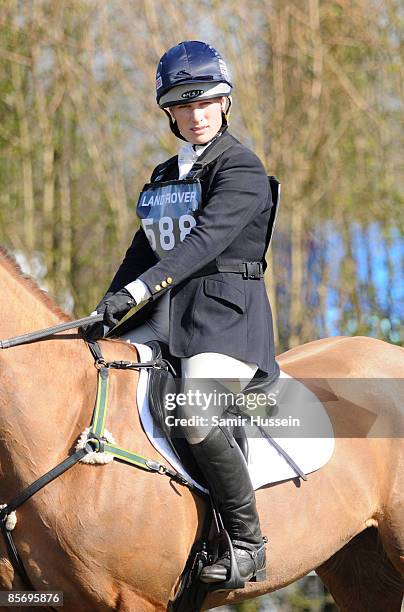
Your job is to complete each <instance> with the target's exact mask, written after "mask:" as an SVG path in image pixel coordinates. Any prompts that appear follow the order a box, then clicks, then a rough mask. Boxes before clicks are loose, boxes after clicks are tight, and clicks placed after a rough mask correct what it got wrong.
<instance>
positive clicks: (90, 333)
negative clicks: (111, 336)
mask: <svg viewBox="0 0 404 612" xmlns="http://www.w3.org/2000/svg"><path fill="white" fill-rule="evenodd" d="M112 295H114V292H113V291H108V292H107V293H106V294H105V295H104V297H103V298H102V300H101V301H100V302H99V303H98V304H97V306H96V307H95V311H96V312H97V314H104V311H105V308H106V307H107V300H109V298H110V297H111V296H112ZM81 329H82V331H83V334H84V336H85V337H86V338H87V339H88V340H100V339H101V338H103V337H104V336H105V334H106V333H107V331H108V329H109V328H107V327H105V325H104V323H103V322H102V321H97V323H88V325H84V326H83V327H82V328H81Z"/></svg>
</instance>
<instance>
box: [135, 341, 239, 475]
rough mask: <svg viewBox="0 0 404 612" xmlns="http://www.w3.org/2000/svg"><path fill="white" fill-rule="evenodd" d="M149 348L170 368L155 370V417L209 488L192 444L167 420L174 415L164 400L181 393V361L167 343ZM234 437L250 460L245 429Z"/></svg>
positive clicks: (151, 401)
mask: <svg viewBox="0 0 404 612" xmlns="http://www.w3.org/2000/svg"><path fill="white" fill-rule="evenodd" d="M145 344H146V345H147V346H149V347H150V348H151V350H152V355H153V359H155V360H157V361H160V360H164V361H165V362H166V363H167V364H168V365H169V367H168V368H167V369H162V370H152V371H151V373H150V376H149V381H148V389H147V393H148V399H149V407H150V412H151V415H152V417H153V419H154V421H155V423H156V425H157V426H158V427H159V428H160V429H161V431H162V432H163V433H164V436H165V437H166V439H167V442H168V443H169V445H170V447H171V449H172V450H173V452H174V453H175V455H176V457H177V458H178V459H179V460H180V462H181V463H182V464H183V465H184V467H185V469H186V470H187V472H188V473H189V474H190V475H191V476H192V477H193V478H194V479H195V480H196V481H198V482H199V483H200V484H202V485H205V484H206V483H205V480H204V477H203V476H202V473H201V471H200V470H199V468H198V465H197V464H196V462H195V460H194V457H193V455H192V453H191V451H190V450H189V445H188V443H187V442H186V440H185V439H184V438H183V436H181V435H180V431H179V428H178V427H174V426H173V427H169V426H168V425H167V420H166V419H167V417H168V416H172V414H173V413H172V411H171V410H168V409H167V408H166V405H165V403H164V397H165V395H166V394H167V393H174V394H176V393H179V392H180V391H181V360H180V359H179V358H178V357H174V356H173V355H171V354H170V352H169V350H168V346H167V344H164V343H163V342H159V341H157V340H151V341H149V342H146V343H145ZM229 412H231V413H232V414H236V411H235V409H234V408H231V409H230V410H229ZM237 414H239V413H237ZM174 416H175V415H174ZM231 433H232V434H233V437H234V438H235V440H236V442H237V444H238V445H239V447H240V449H241V452H242V453H243V455H244V457H245V459H246V460H247V456H248V438H247V435H246V432H245V430H244V428H243V427H241V426H237V425H235V426H234V427H233V428H232V432H231Z"/></svg>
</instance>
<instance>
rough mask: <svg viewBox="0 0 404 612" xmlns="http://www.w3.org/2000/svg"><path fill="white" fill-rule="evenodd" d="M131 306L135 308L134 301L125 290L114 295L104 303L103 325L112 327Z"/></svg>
mask: <svg viewBox="0 0 404 612" xmlns="http://www.w3.org/2000/svg"><path fill="white" fill-rule="evenodd" d="M133 306H136V300H135V299H134V298H133V296H132V295H131V294H130V293H129V291H128V290H127V289H125V288H123V289H121V290H120V291H118V292H117V293H114V294H113V295H112V296H111V297H109V298H108V299H107V301H106V308H105V310H104V321H103V323H104V325H108V327H110V328H111V327H114V325H117V323H119V321H120V320H121V319H122V317H123V316H124V315H125V314H126V313H127V312H128V311H129V310H130V309H131V308H133Z"/></svg>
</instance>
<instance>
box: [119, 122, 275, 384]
mask: <svg viewBox="0 0 404 612" xmlns="http://www.w3.org/2000/svg"><path fill="white" fill-rule="evenodd" d="M219 138H227V139H231V140H232V146H230V148H228V149H227V150H226V151H225V152H224V153H222V154H221V155H220V156H219V157H218V158H217V159H215V160H214V161H213V162H211V163H210V164H208V165H207V166H206V167H205V168H204V171H203V174H202V176H201V177H200V180H201V185H202V212H201V214H200V215H199V216H198V221H197V225H196V226H195V227H194V228H192V230H191V232H190V233H189V234H188V235H187V236H186V238H185V239H184V240H183V242H181V243H179V244H178V245H176V246H175V247H174V248H173V249H172V250H171V251H170V252H169V253H168V254H167V255H166V256H165V257H164V258H163V259H161V260H160V261H158V260H157V258H156V256H155V254H154V252H153V251H152V249H151V247H150V244H149V242H148V240H147V238H146V235H145V233H144V231H143V229H142V228H141V229H139V230H138V231H137V232H136V234H135V237H134V239H133V242H132V244H131V246H130V247H129V249H128V251H127V253H126V255H125V258H124V260H123V262H122V264H121V266H120V267H119V269H118V271H117V273H116V275H115V277H114V279H113V280H112V283H111V285H110V287H109V289H108V291H112V292H116V291H119V289H121V288H122V287H124V286H125V285H127V284H128V283H130V282H131V281H133V280H135V279H137V278H139V279H140V280H142V281H143V282H144V283H145V284H146V285H147V287H148V288H149V290H150V293H151V294H152V297H153V299H158V297H159V296H161V295H163V294H164V293H165V292H166V291H168V290H171V291H170V336H169V349H170V352H171V354H173V355H175V356H177V357H191V356H193V355H196V354H197V353H202V352H216V353H223V354H226V355H230V356H232V357H235V358H236V359H240V360H243V361H247V362H251V363H256V364H257V365H258V367H259V368H260V370H262V371H263V372H264V373H265V374H266V375H267V376H268V378H270V379H275V378H276V377H277V376H278V375H279V367H278V364H277V363H276V361H275V350H274V340H273V327H272V314H271V308H270V304H269V300H268V297H267V292H266V289H265V285H264V280H263V279H260V280H256V279H245V278H243V276H242V275H241V274H237V273H231V272H230V273H229V272H226V273H224V272H216V273H213V274H208V275H204V276H197V277H193V275H194V274H197V273H198V270H200V269H201V268H203V267H205V266H206V265H207V264H210V263H211V262H214V261H216V262H219V263H238V262H244V261H262V262H264V260H265V251H266V249H267V230H268V224H269V219H270V210H271V206H272V198H271V190H270V188H269V182H268V177H267V175H266V172H265V169H264V167H263V165H262V163H261V162H260V160H259V159H258V157H257V156H256V155H255V154H254V153H253V152H252V151H250V150H249V149H248V148H247V147H245V146H243V145H242V144H241V143H239V142H238V140H236V139H235V138H234V137H233V136H231V135H230V134H229V133H228V132H224V133H223V134H222V135H221V136H219ZM204 153H205V152H204ZM204 153H203V154H202V155H201V157H200V158H199V160H198V161H200V160H201V159H202V158H203V155H204ZM177 162H178V158H177V156H175V157H172V158H171V159H169V160H168V161H166V162H164V163H163V164H160V165H159V166H157V167H156V168H155V169H154V171H153V174H152V177H151V182H153V181H155V180H156V177H158V180H159V181H167V180H174V179H177V178H178V163H177ZM167 279H169V283H170V284H168V285H167V287H166V288H162V284H161V283H162V282H163V281H167ZM164 284H165V283H164ZM147 308H148V307H146V309H147ZM143 310H144V309H143ZM151 310H152V306H151V308H150V310H146V312H147V315H149V314H150V312H151ZM140 312H141V311H140Z"/></svg>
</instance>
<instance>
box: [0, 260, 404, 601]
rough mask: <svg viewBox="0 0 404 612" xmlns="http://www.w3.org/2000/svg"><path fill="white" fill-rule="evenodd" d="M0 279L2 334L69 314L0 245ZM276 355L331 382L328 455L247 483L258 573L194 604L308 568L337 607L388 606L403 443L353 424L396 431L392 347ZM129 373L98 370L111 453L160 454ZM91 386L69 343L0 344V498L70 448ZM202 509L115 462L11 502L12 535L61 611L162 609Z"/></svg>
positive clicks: (252, 590)
mask: <svg viewBox="0 0 404 612" xmlns="http://www.w3.org/2000/svg"><path fill="white" fill-rule="evenodd" d="M0 287H1V293H0V302H1V318H0V338H8V337H11V336H15V335H18V334H21V333H25V332H27V331H32V330H36V329H41V328H44V327H49V326H51V325H54V324H57V323H60V322H61V321H63V320H67V317H66V315H64V314H63V313H62V312H61V311H60V310H59V309H58V308H57V307H56V306H55V305H54V304H53V302H52V301H51V300H50V299H49V298H48V297H47V296H46V294H44V293H43V292H42V291H41V290H40V289H39V288H38V287H37V286H36V285H35V283H34V282H33V281H32V280H30V279H28V278H26V277H24V276H23V275H22V273H21V271H20V270H19V269H18V267H17V265H16V264H15V263H14V261H13V260H12V259H11V258H10V257H9V256H8V255H7V253H6V252H5V251H4V250H2V251H0ZM101 344H102V348H103V352H104V355H105V357H106V358H107V359H129V360H132V361H133V360H136V358H137V355H136V350H135V348H134V347H132V346H129V345H128V344H126V343H123V342H120V341H116V340H115V341H113V340H112V341H111V340H109V341H103V342H102V343H101ZM279 363H280V365H281V367H282V368H283V369H284V370H285V371H286V372H287V373H288V374H290V375H292V376H294V377H299V378H310V379H314V378H321V379H328V381H327V385H328V386H327V393H328V396H330V395H331V396H333V398H334V401H329V402H326V406H327V410H328V411H329V414H330V417H331V419H332V421H333V425H334V430H335V432H336V434H337V439H336V447H335V451H334V454H333V457H332V459H331V460H330V461H329V463H328V464H327V465H325V466H324V467H323V468H322V469H320V470H318V471H316V472H314V473H312V474H310V475H309V477H308V481H307V482H304V483H301V484H299V483H297V482H296V481H295V480H288V481H284V482H282V483H279V484H277V485H273V486H267V487H264V488H262V489H260V490H259V491H257V504H258V509H259V513H260V517H261V522H262V530H263V533H265V534H266V535H267V536H268V539H269V544H268V578H267V581H266V582H263V583H257V584H253V583H250V584H248V585H247V586H246V588H245V589H240V590H237V591H233V592H221V593H216V594H211V595H209V597H208V598H207V600H206V601H205V603H204V607H203V609H208V608H212V607H215V606H219V605H223V604H225V603H235V602H240V601H242V600H245V599H249V598H253V597H257V596H259V595H263V594H265V593H268V592H270V591H274V590H276V589H279V588H281V587H284V586H285V585H287V584H289V583H291V582H293V581H295V580H297V579H298V578H300V577H302V576H304V575H305V574H307V573H308V572H309V571H310V570H312V569H313V568H314V569H315V570H316V572H317V573H318V575H319V576H320V578H321V579H322V580H323V582H324V583H325V584H326V585H327V587H328V589H329V590H330V591H331V593H332V595H333V597H334V598H335V601H336V602H337V604H338V605H339V606H340V608H341V609H342V610H349V611H350V612H354V611H361V612H362V611H366V612H376V611H383V612H385V611H386V610H389V612H394V611H395V610H397V611H399V610H400V607H401V601H402V595H403V575H404V556H403V555H404V509H403V505H402V496H403V491H404V473H403V440H402V439H400V438H398V437H393V436H391V437H389V438H387V437H385V438H377V437H372V438H370V437H368V438H366V437H365V436H364V434H363V432H364V431H365V430H366V427H368V423H367V424H365V421H366V420H367V419H368V415H369V411H370V413H372V414H373V413H375V414H382V415H385V416H388V417H389V420H390V423H391V424H392V427H393V428H395V430H396V431H397V430H398V428H399V427H401V425H402V418H403V417H402V408H403V405H402V402H403V397H402V396H401V397H400V396H399V393H398V386H399V381H398V382H397V379H399V378H400V377H403V371H404V370H403V365H404V350H403V349H402V348H399V347H396V346H392V345H389V344H386V343H384V342H381V341H379V340H374V339H371V338H363V337H357V338H344V337H338V338H327V339H323V340H319V341H316V342H310V343H308V344H306V345H304V346H301V347H298V348H295V349H292V350H290V351H288V352H287V353H285V354H284V355H281V356H280V357H279ZM352 378H358V379H368V384H362V385H360V388H359V389H357V388H356V387H355V389H356V391H355V397H351V396H350V391H349V389H348V386H346V388H345V386H344V384H343V383H344V380H343V379H345V381H348V379H352ZM386 378H389V379H391V385H389V386H387V389H385V390H384V391H383V394H381V393H378V380H382V379H386ZM137 382H138V372H137V371H125V372H123V371H117V370H114V371H112V372H111V381H110V407H109V414H108V419H107V424H106V426H107V428H108V429H109V431H111V432H112V433H113V435H114V437H115V439H116V441H117V443H118V444H119V445H120V446H122V447H124V448H127V449H132V450H133V451H134V452H137V453H139V454H142V455H145V456H147V457H150V458H155V459H157V460H159V461H162V462H163V463H164V460H163V459H162V458H161V457H160V455H159V454H158V453H157V451H155V450H154V448H153V447H152V446H151V444H150V442H149V441H148V440H147V438H146V437H145V435H144V433H143V430H142V427H141V425H140V423H139V419H138V415H137V411H136V409H135V405H134V402H135V398H136V387H137ZM317 391H320V395H321V389H320V390H319V389H317ZM95 392H96V370H95V368H94V365H93V359H92V357H91V355H90V353H89V351H88V349H87V348H86V346H85V344H84V343H83V341H82V340H80V339H78V338H76V339H66V338H59V339H52V340H45V341H42V342H38V343H33V344H28V345H25V346H18V347H15V348H11V349H8V350H2V351H0V472H1V481H0V482H1V484H0V503H5V502H7V501H8V500H9V499H10V498H11V497H13V496H14V495H15V494H17V493H18V492H19V491H21V490H22V489H23V488H25V487H26V486H27V485H28V484H30V483H31V482H32V481H34V480H35V479H36V478H37V477H38V476H40V475H42V474H43V473H45V472H47V471H48V470H49V469H50V468H52V467H53V466H54V465H56V464H57V463H59V462H60V461H61V460H62V459H64V458H65V457H66V456H67V455H68V454H69V453H71V452H72V448H73V447H74V445H75V442H76V440H77V439H78V437H79V435H80V433H81V432H82V431H83V430H84V428H85V427H87V426H88V425H89V423H90V420H91V414H92V410H93V405H94V399H95ZM323 399H324V400H326V399H327V397H326V396H324V398H323ZM400 419H401V421H400ZM347 427H349V432H350V433H349V435H350V437H344V432H346V431H348V430H347V429H346V428H347ZM352 432H354V435H357V437H352ZM204 511H205V506H204V501H203V500H201V499H199V498H198V497H197V496H195V495H194V494H193V493H192V492H191V491H190V490H188V489H187V488H186V487H183V486H181V485H179V484H176V483H173V482H172V481H170V480H169V478H167V477H162V476H160V475H157V474H152V473H149V472H145V471H142V470H139V469H136V468H134V467H132V466H129V465H125V464H123V463H120V462H116V461H114V462H112V463H109V464H107V465H103V466H94V465H85V464H82V463H80V464H77V465H75V466H74V467H73V468H72V469H70V470H69V471H67V472H66V473H64V474H63V475H62V476H60V477H59V478H58V479H56V480H55V481H53V482H51V483H50V484H49V485H48V486H46V487H45V488H44V489H42V490H41V491H40V492H38V493H37V494H36V495H34V497H32V498H31V499H30V500H29V501H28V502H26V503H25V504H24V505H23V506H21V507H20V508H19V509H18V510H17V518H18V522H17V526H16V528H15V530H14V532H13V533H14V537H15V542H16V545H17V548H18V550H19V552H20V554H21V557H22V559H23V562H24V564H25V567H26V569H27V573H28V575H29V577H30V579H31V581H32V583H33V584H34V586H35V588H37V589H38V590H50V589H55V590H61V591H63V592H64V601H65V604H64V609H65V610H67V611H73V610H74V611H75V612H81V611H88V612H90V611H91V612H93V611H94V610H97V612H103V611H110V610H120V611H133V612H149V611H150V612H151V611H156V610H161V611H163V610H166V608H167V605H168V602H169V600H170V599H172V598H173V595H174V593H175V589H176V586H177V584H178V577H179V575H180V573H181V571H182V569H183V567H184V564H185V561H186V559H187V557H188V553H189V551H190V548H191V545H192V543H193V542H194V540H195V538H196V536H197V534H198V530H199V529H200V527H201V524H202V520H203V516H204ZM0 547H1V550H0V589H3V590H4V589H24V586H23V584H22V582H21V580H20V578H19V576H18V574H17V573H16V572H15V571H14V570H13V567H12V566H11V564H10V561H9V559H8V555H7V552H6V548H5V545H4V542H3V541H1V542H0Z"/></svg>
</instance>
